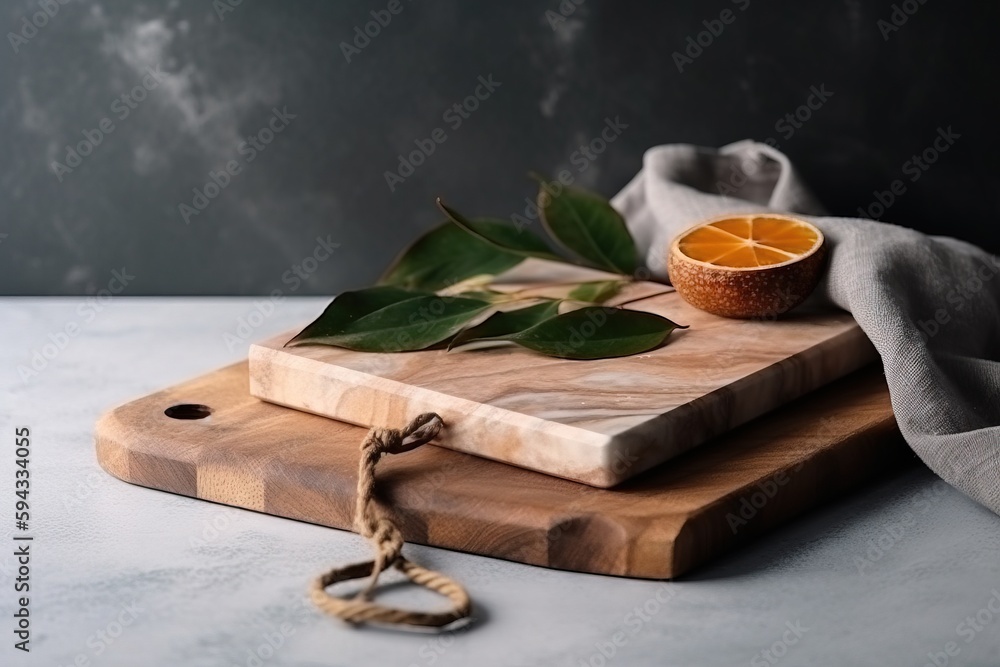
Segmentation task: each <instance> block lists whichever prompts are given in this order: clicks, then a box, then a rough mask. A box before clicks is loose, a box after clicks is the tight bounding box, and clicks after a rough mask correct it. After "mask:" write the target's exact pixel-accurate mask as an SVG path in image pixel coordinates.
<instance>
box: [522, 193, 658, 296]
mask: <svg viewBox="0 0 1000 667" xmlns="http://www.w3.org/2000/svg"><path fill="white" fill-rule="evenodd" d="M538 208H539V210H540V211H541V214H542V224H543V225H544V226H545V229H547V230H548V232H549V234H551V235H552V237H553V238H554V239H555V240H556V241H558V242H559V243H560V244H561V245H562V246H564V247H565V248H566V249H568V250H569V251H570V252H572V253H574V254H576V255H579V256H580V257H581V258H583V259H584V260H586V261H587V262H589V263H590V264H591V265H593V266H594V268H597V269H601V270H603V271H610V272H612V273H620V274H622V275H628V276H630V275H632V274H633V273H635V270H636V269H637V268H638V263H637V260H636V249H635V241H634V240H633V239H632V235H631V234H630V233H629V231H628V228H627V227H626V226H625V219H624V218H622V216H621V214H619V213H618V211H616V210H615V209H614V208H612V207H611V204H610V203H608V201H607V200H606V199H604V198H602V197H599V196H597V195H595V194H593V193H590V192H585V191H583V190H578V189H575V188H569V187H566V188H563V189H562V190H561V191H560V192H559V193H558V194H555V195H553V194H550V192H549V190H548V189H547V186H546V184H545V183H544V181H543V182H542V184H541V186H540V187H539V190H538Z"/></svg>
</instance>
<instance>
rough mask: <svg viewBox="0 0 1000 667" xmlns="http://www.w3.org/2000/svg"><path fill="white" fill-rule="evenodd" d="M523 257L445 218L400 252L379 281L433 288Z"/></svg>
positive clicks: (487, 272)
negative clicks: (468, 232) (474, 234)
mask: <svg viewBox="0 0 1000 667" xmlns="http://www.w3.org/2000/svg"><path fill="white" fill-rule="evenodd" d="M523 260H524V257H522V256H521V255H518V254H515V253H510V252H506V251H503V250H500V249H499V248H497V247H496V246H495V245H493V244H491V243H487V242H486V241H483V240H482V239H479V238H477V237H475V236H472V235H471V234H467V233H466V232H465V231H463V230H462V229H461V228H459V227H458V226H457V225H454V224H452V223H451V222H448V221H445V222H443V223H441V224H440V225H438V226H437V227H435V228H434V229H432V230H431V231H429V232H427V233H426V234H424V235H423V236H421V237H420V238H419V239H417V240H416V241H415V242H413V244H411V245H410V246H409V247H408V248H407V249H406V250H404V251H403V252H402V253H400V255H399V256H398V257H397V258H396V259H395V261H393V263H392V265H391V266H390V267H389V268H388V269H387V270H386V272H385V273H384V274H383V276H382V278H381V279H379V284H380V285H396V286H399V287H407V288H413V289H424V290H428V291H435V290H439V289H441V288H444V287H448V286H449V285H453V284H455V283H458V282H461V281H463V280H466V279H468V278H471V277H473V276H478V275H497V274H500V273H503V272H504V271H506V270H508V269H510V268H512V267H514V266H517V265H518V264H520V263H521V262H522V261H523Z"/></svg>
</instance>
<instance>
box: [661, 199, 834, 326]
mask: <svg viewBox="0 0 1000 667" xmlns="http://www.w3.org/2000/svg"><path fill="white" fill-rule="evenodd" d="M823 241H824V239H823V233H822V232H821V231H820V230H819V229H817V228H816V227H815V226H814V225H811V224H810V223H808V222H806V221H805V220H799V219H797V218H792V217H789V216H785V215H773V214H771V213H766V214H754V215H731V216H726V217H725V218H719V219H717V220H712V221H710V222H706V223H704V224H701V225H697V226H695V227H692V228H691V229H688V230H687V231H685V232H683V233H682V234H681V235H680V236H678V237H677V238H676V239H675V240H674V242H673V244H672V245H671V246H670V255H669V257H668V258H667V271H668V272H669V273H670V282H671V283H672V284H673V286H674V288H675V289H676V290H677V291H678V292H679V293H680V295H681V296H682V297H683V298H684V300H685V301H687V302H688V303H690V304H691V305H692V306H694V307H695V308H700V309H701V310H705V311H708V312H710V313H714V314H716V315H721V316H723V317H738V318H765V317H775V316H777V315H779V314H781V313H784V312H786V311H788V310H791V309H792V308H794V307H795V306H797V305H799V304H800V303H802V301H804V300H805V298H806V297H807V296H809V294H810V293H811V292H812V291H813V290H814V289H815V288H816V284H817V283H818V282H819V279H820V276H821V274H822V270H823V259H824V255H825V252H824V245H823Z"/></svg>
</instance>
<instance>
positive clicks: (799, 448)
mask: <svg viewBox="0 0 1000 667" xmlns="http://www.w3.org/2000/svg"><path fill="white" fill-rule="evenodd" d="M209 412H210V414H209ZM167 413H169V414H172V415H174V416H175V417H189V419H177V418H172V417H169V416H167ZM205 415H208V416H205ZM197 417H204V418H202V419H198V418H197ZM386 425H391V426H397V425H401V424H386ZM450 428H452V425H451V424H448V425H447V426H446V430H447V429H450ZM365 433H366V431H365V429H362V428H358V427H355V426H350V425H347V424H344V423H340V422H336V421H333V420H330V419H325V418H322V417H317V416H314V415H309V414H306V413H303V412H298V411H295V410H289V409H286V408H282V407H279V406H276V405H272V404H269V403H265V402H262V401H259V400H257V399H255V398H253V397H251V396H250V395H249V394H248V393H247V365H246V364H238V365H235V366H230V367H228V368H225V369H222V370H219V371H216V372H214V373H211V374H209V375H206V376H204V377H201V378H198V379H196V380H192V381H190V382H187V383H184V384H181V385H179V386H177V387H173V388H170V389H167V390H165V391H161V392H158V393H156V394H153V395H151V396H147V397H146V398H142V399H140V400H137V401H134V402H132V403H129V404H127V405H124V406H122V407H119V408H117V409H115V410H112V411H111V412H109V413H108V414H106V415H105V416H104V417H103V418H102V419H101V420H100V422H99V423H98V424H97V430H96V443H97V458H98V460H99V461H100V464H101V465H102V466H103V467H104V469H105V470H107V471H108V472H109V473H111V474H112V475H115V476H116V477H119V478H121V479H123V480H125V481H127V482H131V483H133V484H140V485H142V486H148V487H152V488H155V489H162V490H164V491H170V492H172V493H179V494H183V495H186V496H191V497H194V498H201V499H204V500H210V501H214V502H219V503H225V504H227V505H234V506H237V507H245V508H248V509H253V510H257V511H259V512H266V513H269V514H275V515H278V516H284V517H289V518H293V519H300V520H303V521H309V522H312V523H318V524H323V525H327V526H333V527H336V528H349V527H350V525H351V520H352V512H353V511H354V497H355V487H356V482H357V466H358V446H359V444H360V443H361V441H362V439H363V438H364V435H365ZM913 460H915V459H914V457H913V456H912V454H910V453H909V450H908V449H907V448H906V447H905V445H904V444H903V442H902V439H901V438H900V436H899V432H898V430H897V428H896V423H895V420H894V419H893V416H892V409H891V406H890V404H889V396H888V392H887V390H886V386H885V382H884V379H883V377H882V375H881V373H880V372H879V371H878V370H877V369H868V370H865V371H862V372H860V373H856V374H854V375H852V376H851V377H848V378H845V379H843V380H840V381H838V382H836V383H834V384H832V385H830V386H829V387H827V388H824V389H821V390H819V391H817V392H815V393H813V394H810V395H809V396H807V397H805V398H801V399H799V400H798V401H795V402H794V403H792V404H791V405H789V406H787V407H785V408H783V409H781V410H778V411H775V412H773V413H771V414H769V415H766V416H764V417H761V418H759V419H757V420H755V421H753V422H751V423H749V424H746V425H744V426H742V427H739V428H737V429H735V430H734V431H732V432H731V433H728V434H726V435H725V436H723V437H719V438H716V439H715V440H713V441H712V442H710V443H708V444H706V445H704V446H703V447H700V448H698V449H697V450H696V451H693V452H690V453H688V454H686V455H683V456H681V457H679V458H678V459H677V460H675V461H673V462H671V463H670V464H668V465H665V466H661V467H659V468H658V469H656V470H653V471H649V472H647V473H645V474H643V475H640V476H638V477H636V478H635V479H632V480H630V481H628V482H626V483H624V484H622V485H620V486H618V487H617V488H615V489H612V490H605V489H595V488H593V487H590V486H585V485H582V484H578V483H575V482H570V481H566V480H562V479H556V478H554V477H550V476H547V475H542V474H539V473H535V472H531V471H528V470H524V469H521V468H516V467H513V466H508V465H504V464H501V463H496V462H494V461H489V460H486V459H484V458H480V457H475V456H469V455H466V454H461V453H458V452H454V451H450V450H448V449H444V448H441V447H435V446H424V447H421V448H420V449H418V450H415V451H413V452H409V453H407V454H402V455H398V456H389V457H386V458H385V459H383V460H382V462H381V463H379V467H378V470H377V479H378V498H379V500H380V502H384V503H386V504H388V505H390V506H391V507H392V509H393V511H394V512H395V514H396V516H397V517H398V519H399V524H400V528H401V529H402V531H403V533H404V535H405V537H406V539H407V540H408V541H411V542H419V543H422V544H429V545H433V546H438V547H444V548H448V549H456V550H460V551H467V552H472V553H477V554H483V555H488V556H495V557H498V558H505V559H508V560H514V561H520V562H523V563H530V564H533V565H542V566H547V567H553V568H560V569H566V570H576V571H580V572H594V573H601V574H614V575H624V576H630V577H644V578H671V577H675V576H677V575H679V574H682V573H684V572H686V571H688V570H689V569H691V568H692V567H694V566H696V565H698V564H700V563H702V562H704V561H706V560H708V559H709V558H712V557H714V556H716V555H717V554H719V553H721V552H723V551H726V550H728V549H731V548H733V547H734V546H736V545H738V544H741V543H743V542H744V541H745V540H747V539H749V538H751V537H753V536H755V535H758V534H760V533H762V532H763V531H766V530H767V529H769V528H771V527H773V526H775V525H777V524H779V523H782V522H784V521H787V520H788V519H790V518H791V517H793V516H795V515H798V514H800V513H802V512H803V511H805V510H806V509H808V508H810V507H812V506H814V505H816V504H818V503H819V502H821V501H823V500H826V499H829V498H832V497H836V496H839V495H841V494H843V493H845V492H846V491H847V490H848V489H850V488H851V487H854V486H856V485H857V484H859V483H861V482H863V481H864V480H868V479H872V478H875V477H878V476H879V475H881V474H883V473H884V472H885V471H886V470H887V469H889V468H892V467H899V466H903V465H906V462H907V461H913Z"/></svg>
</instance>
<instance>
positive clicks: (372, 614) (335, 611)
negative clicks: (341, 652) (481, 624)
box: [309, 412, 472, 627]
mask: <svg viewBox="0 0 1000 667" xmlns="http://www.w3.org/2000/svg"><path fill="white" fill-rule="evenodd" d="M443 426H444V422H442V421H441V418H440V417H439V416H438V415H436V414H434V413H433V412H426V413H424V414H422V415H419V416H418V417H417V418H415V419H414V420H413V421H411V422H410V423H409V424H407V425H406V427H405V428H402V429H392V428H373V429H371V430H370V431H369V432H368V435H367V437H365V440H364V442H362V443H361V462H360V464H359V469H358V500H357V505H356V506H355V509H354V527H355V528H356V529H357V531H358V532H359V533H361V535H362V536H364V537H365V538H367V539H368V540H369V541H370V542H371V543H372V546H373V547H374V548H375V558H374V559H373V560H370V561H366V562H364V563H355V564H354V565H348V566H345V567H338V568H334V569H332V570H330V571H329V572H327V573H325V574H323V575H322V576H320V577H317V578H316V580H315V581H313V583H312V586H310V588H309V597H310V598H311V599H312V601H313V603H315V604H316V606H317V607H319V608H320V609H321V610H322V611H324V612H326V613H327V614H330V615H331V616H336V617H337V618H340V619H342V620H344V621H346V622H348V623H350V624H352V625H359V624H362V623H384V624H388V625H413V626H425V627H443V626H446V625H448V624H450V623H453V622H455V621H457V620H459V619H462V618H466V617H468V616H469V614H470V613H471V611H472V602H471V601H470V600H469V594H468V593H466V592H465V589H464V588H462V586H461V585H460V584H458V583H456V582H455V581H453V580H452V579H450V578H448V577H446V576H445V575H443V574H441V573H440V572H435V571H434V570H429V569H427V568H425V567H421V566H420V565H417V564H416V563H414V562H412V561H409V560H407V559H406V558H405V557H404V556H403V554H402V549H403V543H404V542H403V535H402V533H400V532H399V529H398V528H397V527H396V524H395V523H393V521H392V518H391V517H390V516H389V515H388V514H387V513H386V512H385V510H383V509H382V508H381V507H380V506H379V505H378V504H377V503H375V502H374V498H375V466H376V465H377V464H378V462H379V460H380V459H381V458H382V456H383V455H384V454H400V453H402V452H408V451H410V450H412V449H416V448H417V447H420V446H421V445H423V444H426V443H428V442H430V441H431V440H433V439H434V437H435V436H437V434H438V432H439V431H440V430H441V428H442V427H443ZM390 567H395V568H396V569H397V570H399V571H400V572H402V573H403V574H404V575H406V577H407V578H408V579H409V580H410V581H412V582H413V583H415V584H417V585H418V586H424V587H425V588H428V589H430V590H432V591H434V592H435V593H439V594H441V595H443V596H444V597H446V598H448V600H450V601H451V604H452V608H451V609H450V610H448V611H443V612H421V611H407V610H405V609H396V608H394V607H386V606H383V605H380V604H377V603H375V602H373V601H372V599H371V597H372V592H373V591H374V590H375V587H376V585H377V584H378V578H379V575H381V574H382V573H383V572H384V571H385V570H387V569H389V568H390ZM361 577H368V583H367V584H366V585H365V587H364V588H363V589H362V590H361V591H360V592H358V593H357V595H355V596H354V597H353V598H341V597H337V596H335V595H331V594H329V593H328V592H327V591H326V589H327V588H328V587H329V586H332V585H333V584H336V583H338V582H341V581H348V580H350V579H359V578H361Z"/></svg>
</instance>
